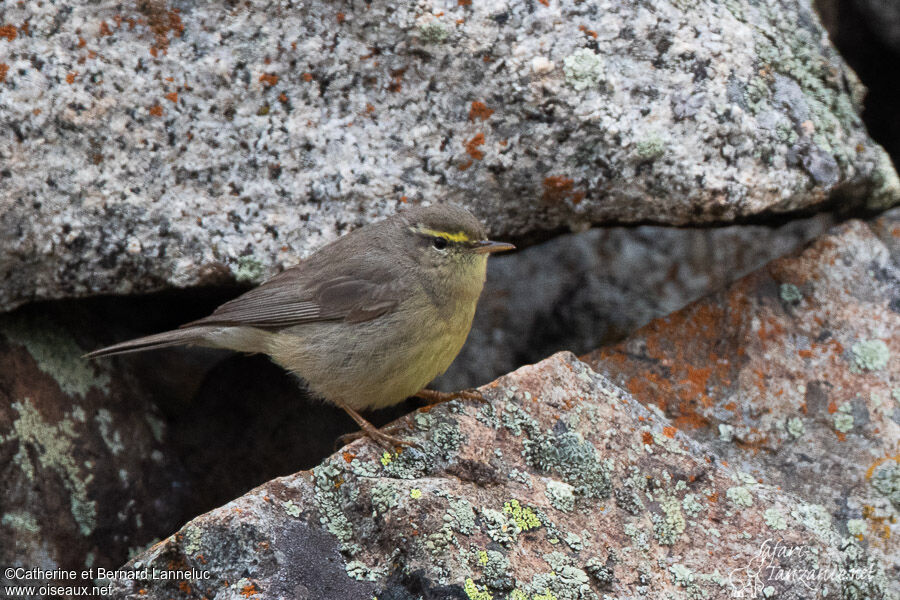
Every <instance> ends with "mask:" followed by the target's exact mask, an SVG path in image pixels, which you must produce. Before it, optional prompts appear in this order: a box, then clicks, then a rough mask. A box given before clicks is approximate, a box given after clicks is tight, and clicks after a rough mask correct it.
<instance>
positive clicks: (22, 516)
mask: <svg viewBox="0 0 900 600" xmlns="http://www.w3.org/2000/svg"><path fill="white" fill-rule="evenodd" d="M0 525H3V526H4V527H10V528H12V529H15V530H17V531H19V532H26V533H40V531H41V527H40V525H38V522H37V520H36V519H35V518H34V515H32V514H31V513H27V512H25V511H24V510H16V511H12V512H8V513H6V514H4V515H3V518H2V519H0Z"/></svg>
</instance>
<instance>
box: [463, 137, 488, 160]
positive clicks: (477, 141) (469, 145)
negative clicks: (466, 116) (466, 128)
mask: <svg viewBox="0 0 900 600" xmlns="http://www.w3.org/2000/svg"><path fill="white" fill-rule="evenodd" d="M483 145H484V134H483V133H478V134H476V135H475V137H473V138H472V139H471V140H469V141H468V142H466V154H468V155H469V156H471V157H472V158H473V159H475V160H481V159H482V158H484V152H482V151H481V150H479V149H478V147H479V146H483Z"/></svg>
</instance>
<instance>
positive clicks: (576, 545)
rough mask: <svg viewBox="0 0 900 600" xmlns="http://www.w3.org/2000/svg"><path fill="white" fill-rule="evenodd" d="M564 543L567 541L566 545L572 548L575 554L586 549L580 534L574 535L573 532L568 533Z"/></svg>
mask: <svg viewBox="0 0 900 600" xmlns="http://www.w3.org/2000/svg"><path fill="white" fill-rule="evenodd" d="M563 541H565V542H566V545H567V546H568V547H569V548H571V549H572V550H574V551H575V552H581V550H582V549H583V548H584V544H583V543H582V541H581V537H580V536H579V535H578V534H576V533H573V532H571V531H569V532H568V533H566V535H565V537H564V538H563Z"/></svg>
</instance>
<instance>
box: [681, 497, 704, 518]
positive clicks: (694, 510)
mask: <svg viewBox="0 0 900 600" xmlns="http://www.w3.org/2000/svg"><path fill="white" fill-rule="evenodd" d="M681 507H682V508H683V509H684V512H686V513H687V514H688V516H690V517H696V516H697V515H699V514H700V512H701V511H702V510H703V505H702V504H700V500H699V498H698V496H697V495H696V494H692V493H687V494H685V495H684V498H683V499H682V500H681Z"/></svg>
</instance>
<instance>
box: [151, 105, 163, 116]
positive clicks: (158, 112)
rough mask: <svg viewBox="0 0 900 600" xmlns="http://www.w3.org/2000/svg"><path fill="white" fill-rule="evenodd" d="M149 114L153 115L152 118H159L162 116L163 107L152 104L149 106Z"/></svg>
mask: <svg viewBox="0 0 900 600" xmlns="http://www.w3.org/2000/svg"><path fill="white" fill-rule="evenodd" d="M150 114H151V115H153V116H154V117H161V116H163V107H162V105H160V104H154V105H153V106H151V107H150Z"/></svg>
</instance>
